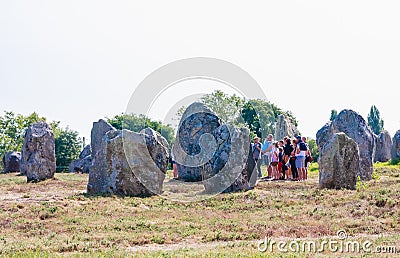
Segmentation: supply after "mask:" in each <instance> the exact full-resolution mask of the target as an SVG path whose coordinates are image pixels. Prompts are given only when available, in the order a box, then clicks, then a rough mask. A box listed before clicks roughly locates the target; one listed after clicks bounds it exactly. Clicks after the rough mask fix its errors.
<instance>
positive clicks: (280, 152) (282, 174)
mask: <svg viewBox="0 0 400 258" xmlns="http://www.w3.org/2000/svg"><path fill="white" fill-rule="evenodd" d="M283 155H284V154H283V148H282V147H279V148H278V171H279V173H280V179H282V180H285V174H286V172H285V170H284V169H283V164H284V163H283Z"/></svg>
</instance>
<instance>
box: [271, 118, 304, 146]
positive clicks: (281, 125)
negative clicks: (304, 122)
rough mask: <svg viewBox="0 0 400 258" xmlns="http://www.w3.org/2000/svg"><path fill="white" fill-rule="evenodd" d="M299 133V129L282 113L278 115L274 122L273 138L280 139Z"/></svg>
mask: <svg viewBox="0 0 400 258" xmlns="http://www.w3.org/2000/svg"><path fill="white" fill-rule="evenodd" d="M296 135H299V130H298V129H297V128H296V126H295V125H294V124H293V123H292V122H291V121H290V119H288V118H287V117H286V116H285V115H284V114H281V115H279V116H278V121H277V122H276V124H275V139H277V140H281V139H283V138H284V137H285V136H290V137H293V136H296Z"/></svg>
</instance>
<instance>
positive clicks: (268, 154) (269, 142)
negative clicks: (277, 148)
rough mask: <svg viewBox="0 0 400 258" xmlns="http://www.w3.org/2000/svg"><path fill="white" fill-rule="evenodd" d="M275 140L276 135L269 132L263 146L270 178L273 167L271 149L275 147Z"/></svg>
mask: <svg viewBox="0 0 400 258" xmlns="http://www.w3.org/2000/svg"><path fill="white" fill-rule="evenodd" d="M273 140H274V136H273V135H272V134H269V135H268V136H267V139H265V141H264V144H263V147H262V150H261V151H262V155H263V158H264V163H265V165H266V166H267V171H268V176H267V177H268V178H272V174H271V172H272V169H271V150H272V147H273V144H274V143H273Z"/></svg>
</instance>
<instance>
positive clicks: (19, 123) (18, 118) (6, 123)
mask: <svg viewBox="0 0 400 258" xmlns="http://www.w3.org/2000/svg"><path fill="white" fill-rule="evenodd" d="M39 121H46V118H44V117H40V116H39V115H38V114H37V113H32V114H30V115H28V116H23V115H21V114H15V113H14V112H11V111H4V115H3V116H0V157H2V156H3V155H4V153H6V152H8V151H21V149H22V145H23V144H24V136H25V131H26V129H27V128H28V127H29V126H30V125H32V124H34V123H36V122H39Z"/></svg>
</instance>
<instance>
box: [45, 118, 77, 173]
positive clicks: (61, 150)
mask: <svg viewBox="0 0 400 258" xmlns="http://www.w3.org/2000/svg"><path fill="white" fill-rule="evenodd" d="M59 125H60V122H55V121H53V122H51V123H50V126H51V128H52V129H53V133H54V142H55V147H56V149H55V152H56V165H57V171H58V172H60V171H67V170H68V166H69V164H71V162H72V161H73V160H75V159H77V158H78V156H79V154H80V152H81V150H82V147H83V146H82V140H81V138H80V137H79V133H78V132H76V131H73V130H70V129H69V128H68V127H67V128H61V127H60V126H59Z"/></svg>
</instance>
